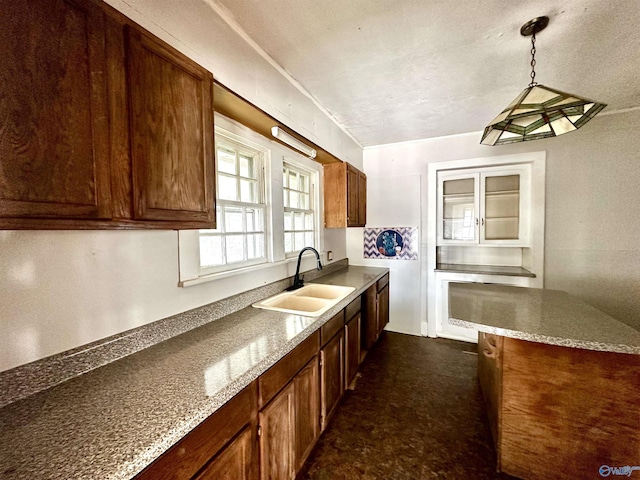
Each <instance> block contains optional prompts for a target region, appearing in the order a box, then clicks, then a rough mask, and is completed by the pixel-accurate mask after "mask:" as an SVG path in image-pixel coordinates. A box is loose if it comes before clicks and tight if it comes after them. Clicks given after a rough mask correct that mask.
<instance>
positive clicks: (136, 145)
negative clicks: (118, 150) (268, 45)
mask: <svg viewBox="0 0 640 480" xmlns="http://www.w3.org/2000/svg"><path fill="white" fill-rule="evenodd" d="M127 67H128V70H127V80H128V89H129V108H130V132H131V135H130V136H131V161H132V175H133V207H134V208H133V210H134V216H135V218H137V219H144V220H175V221H181V220H182V221H192V222H193V221H201V222H202V224H203V227H214V226H215V209H214V199H215V194H214V174H215V173H214V172H215V162H214V150H213V139H214V131H213V99H212V98H213V97H212V96H213V77H212V75H211V74H210V73H209V72H207V71H206V70H205V69H204V68H202V67H200V66H199V65H197V64H196V63H194V62H193V61H191V60H190V59H188V58H187V57H185V56H184V55H181V54H180V53H178V52H177V51H175V50H174V49H172V48H170V47H169V46H168V45H166V44H164V43H163V42H161V41H160V40H158V39H156V38H153V37H151V36H148V35H146V34H143V33H142V32H140V31H138V30H136V29H134V28H132V27H128V28H127Z"/></svg>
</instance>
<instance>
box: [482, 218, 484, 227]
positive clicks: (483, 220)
mask: <svg viewBox="0 0 640 480" xmlns="http://www.w3.org/2000/svg"><path fill="white" fill-rule="evenodd" d="M482 226H483V227H484V217H482Z"/></svg>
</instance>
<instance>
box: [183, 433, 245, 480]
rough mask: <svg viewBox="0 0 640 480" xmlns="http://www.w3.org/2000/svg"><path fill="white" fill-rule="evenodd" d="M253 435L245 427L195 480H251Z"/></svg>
mask: <svg viewBox="0 0 640 480" xmlns="http://www.w3.org/2000/svg"><path fill="white" fill-rule="evenodd" d="M252 455H253V435H252V432H251V428H250V427H245V429H244V430H242V432H240V434H239V435H238V437H237V438H236V439H235V440H233V442H231V444H230V445H229V446H227V447H226V448H224V449H223V450H222V452H220V453H219V454H218V455H217V456H216V458H214V459H213V460H211V462H209V463H208V464H207V465H206V466H205V468H204V470H202V471H201V472H200V473H199V474H198V475H197V476H196V477H195V480H249V479H252V478H254V476H252V471H251V466H252Z"/></svg>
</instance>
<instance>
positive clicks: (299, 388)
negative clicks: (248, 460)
mask: <svg viewBox="0 0 640 480" xmlns="http://www.w3.org/2000/svg"><path fill="white" fill-rule="evenodd" d="M298 348H299V347H298ZM259 421H260V458H261V460H260V472H261V474H260V477H261V478H262V479H264V480H267V479H272V480H276V479H288V478H295V475H296V472H297V471H298V470H299V469H300V468H301V467H302V464H303V463H304V461H305V460H306V459H307V457H308V456H309V453H310V452H311V449H312V448H313V446H314V445H315V443H316V441H317V439H318V436H319V435H320V396H319V375H318V357H317V356H314V357H313V358H312V359H311V360H310V361H309V362H308V363H307V364H306V365H305V366H304V368H302V370H300V372H298V373H297V374H296V376H295V377H294V378H293V379H292V380H291V381H290V382H289V383H288V384H287V385H286V386H285V388H284V389H282V390H281V391H280V393H278V394H277V395H276V396H275V397H273V399H272V400H271V401H270V402H269V404H268V405H266V406H265V407H264V408H263V409H262V410H261V411H260V419H259Z"/></svg>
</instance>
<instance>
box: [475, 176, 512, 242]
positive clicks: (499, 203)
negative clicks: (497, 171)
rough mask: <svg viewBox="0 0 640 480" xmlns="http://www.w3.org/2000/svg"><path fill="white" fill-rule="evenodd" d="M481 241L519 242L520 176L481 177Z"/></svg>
mask: <svg viewBox="0 0 640 480" xmlns="http://www.w3.org/2000/svg"><path fill="white" fill-rule="evenodd" d="M481 180H482V188H483V193H484V196H483V200H484V202H483V203H484V208H483V212H484V213H483V216H482V221H481V231H482V233H483V235H482V239H483V240H486V241H499V240H520V221H521V219H520V183H521V181H520V180H521V179H520V174H513V175H489V174H483V175H482V179H481Z"/></svg>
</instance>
